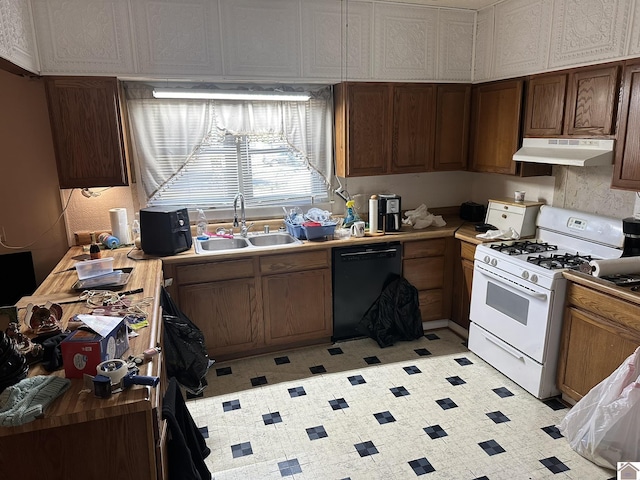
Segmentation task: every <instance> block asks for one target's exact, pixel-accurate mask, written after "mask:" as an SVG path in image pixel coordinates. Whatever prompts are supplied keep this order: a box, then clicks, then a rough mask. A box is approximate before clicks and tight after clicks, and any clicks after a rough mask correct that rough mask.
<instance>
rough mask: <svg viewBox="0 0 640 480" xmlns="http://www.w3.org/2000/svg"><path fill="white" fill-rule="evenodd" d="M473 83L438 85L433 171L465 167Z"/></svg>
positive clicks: (462, 168)
mask: <svg viewBox="0 0 640 480" xmlns="http://www.w3.org/2000/svg"><path fill="white" fill-rule="evenodd" d="M470 109H471V85H464V84H456V85H446V84H443V85H438V86H437V87H436V120H435V129H434V130H435V131H434V134H435V140H434V149H435V151H434V154H433V165H432V167H431V170H434V171H436V172H442V171H446V170H464V169H466V168H467V155H468V151H469V148H468V147H469V119H470V118H471V113H470Z"/></svg>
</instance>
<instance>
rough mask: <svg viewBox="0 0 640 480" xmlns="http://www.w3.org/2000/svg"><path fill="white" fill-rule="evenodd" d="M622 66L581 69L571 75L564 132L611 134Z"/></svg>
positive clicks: (580, 134)
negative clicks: (619, 73)
mask: <svg viewBox="0 0 640 480" xmlns="http://www.w3.org/2000/svg"><path fill="white" fill-rule="evenodd" d="M619 70H620V67H619V66H618V65H612V66H608V67H595V68H593V67H588V68H581V69H578V70H576V71H573V72H571V73H569V77H568V82H567V102H566V113H565V122H564V127H565V128H564V130H565V133H566V134H567V135H576V136H592V137H593V136H603V135H612V134H613V133H614V128H615V122H614V119H615V113H616V104H617V94H618V72H619Z"/></svg>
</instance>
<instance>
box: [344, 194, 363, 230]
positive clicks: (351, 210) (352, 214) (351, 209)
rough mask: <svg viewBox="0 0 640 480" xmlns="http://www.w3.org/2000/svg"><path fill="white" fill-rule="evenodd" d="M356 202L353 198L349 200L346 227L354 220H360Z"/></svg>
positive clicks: (345, 219)
mask: <svg viewBox="0 0 640 480" xmlns="http://www.w3.org/2000/svg"><path fill="white" fill-rule="evenodd" d="M355 204H356V202H354V201H353V200H347V214H346V215H345V217H344V224H343V226H344V227H350V226H351V225H352V224H353V222H357V221H358V220H360V217H359V216H358V214H357V213H356V209H355Z"/></svg>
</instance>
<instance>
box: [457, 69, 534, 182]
mask: <svg viewBox="0 0 640 480" xmlns="http://www.w3.org/2000/svg"><path fill="white" fill-rule="evenodd" d="M522 87H523V81H522V80H508V81H502V82H491V83H483V84H480V85H474V87H473V91H472V97H471V130H472V133H471V140H470V142H469V143H470V148H471V155H470V157H471V169H472V170H474V171H476V172H489V173H506V174H510V175H515V174H516V162H514V161H513V154H514V153H515V152H516V151H517V150H518V146H519V142H520V114H521V108H522Z"/></svg>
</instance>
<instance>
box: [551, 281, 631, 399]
mask: <svg viewBox="0 0 640 480" xmlns="http://www.w3.org/2000/svg"><path fill="white" fill-rule="evenodd" d="M639 345H640V306H638V305H636V304H633V303H631V302H627V301H625V300H622V299H617V298H613V297H612V296H610V295H607V294H604V293H602V292H598V291H596V290H593V289H590V288H587V287H585V286H583V285H577V284H575V283H572V282H569V286H568V290H567V307H566V308H565V314H564V324H563V332H562V344H561V350H560V360H559V363H558V388H559V389H560V391H561V392H562V393H563V394H564V395H566V396H567V397H569V398H571V399H572V400H575V401H578V400H580V399H581V398H582V397H583V396H584V395H586V394H587V393H588V392H589V390H591V389H592V388H593V387H594V386H596V385H597V384H598V383H600V382H601V381H602V380H604V379H605V378H607V377H608V376H609V375H611V373H613V371H614V370H615V369H616V368H618V366H620V364H621V363H622V362H623V361H624V360H625V359H626V358H627V357H628V356H629V355H631V354H632V353H633V352H634V350H635V349H636V348H637V347H638V346H639Z"/></svg>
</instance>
